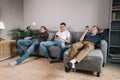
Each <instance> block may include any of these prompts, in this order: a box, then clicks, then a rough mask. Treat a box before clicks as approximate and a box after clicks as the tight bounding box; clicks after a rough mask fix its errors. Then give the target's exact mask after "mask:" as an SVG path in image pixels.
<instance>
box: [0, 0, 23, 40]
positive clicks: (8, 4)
mask: <svg viewBox="0 0 120 80" xmlns="http://www.w3.org/2000/svg"><path fill="white" fill-rule="evenodd" d="M0 21H3V22H4V23H5V27H6V29H5V30H3V31H2V36H3V38H5V39H9V38H10V36H8V33H9V30H11V29H14V28H16V27H23V22H24V21H23V0H0Z"/></svg>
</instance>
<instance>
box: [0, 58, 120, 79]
mask: <svg viewBox="0 0 120 80" xmlns="http://www.w3.org/2000/svg"><path fill="white" fill-rule="evenodd" d="M17 58H18V57H15V58H10V59H7V60H5V61H2V62H0V80H120V68H116V67H110V66H105V67H104V68H103V69H102V73H101V76H100V77H96V76H95V75H94V74H93V73H89V72H86V71H85V72H84V71H79V72H70V73H66V72H65V71H64V65H63V62H59V63H52V64H50V63H49V61H48V60H47V59H46V58H36V57H30V58H28V59H27V60H25V61H24V62H23V63H22V64H20V65H17V66H16V67H14V68H12V67H10V66H9V65H8V62H10V61H14V60H16V59H17Z"/></svg>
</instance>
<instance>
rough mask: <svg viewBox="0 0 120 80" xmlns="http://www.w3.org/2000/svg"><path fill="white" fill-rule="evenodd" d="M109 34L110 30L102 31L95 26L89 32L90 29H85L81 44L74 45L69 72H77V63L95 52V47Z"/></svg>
mask: <svg viewBox="0 0 120 80" xmlns="http://www.w3.org/2000/svg"><path fill="white" fill-rule="evenodd" d="M107 33H108V29H104V31H103V30H102V31H100V30H99V28H98V27H97V26H93V27H92V28H91V30H90V31H89V29H88V27H86V28H85V30H84V32H83V34H82V36H81V37H80V42H77V43H74V44H73V45H72V46H71V51H70V55H69V57H70V62H69V63H68V66H69V68H68V69H67V72H69V71H76V68H75V63H79V62H80V61H81V60H82V59H83V58H84V57H85V56H86V55H87V54H88V53H89V52H90V51H91V50H94V48H95V45H96V44H97V43H98V42H100V40H102V39H103V38H104V37H105V36H106V35H107Z"/></svg>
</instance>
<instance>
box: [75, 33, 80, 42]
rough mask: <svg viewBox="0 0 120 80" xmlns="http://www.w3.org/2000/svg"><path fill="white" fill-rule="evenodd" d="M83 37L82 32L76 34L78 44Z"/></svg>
mask: <svg viewBox="0 0 120 80" xmlns="http://www.w3.org/2000/svg"><path fill="white" fill-rule="evenodd" d="M81 35H82V32H76V36H75V37H76V39H75V41H76V42H78V41H79V40H80V37H81Z"/></svg>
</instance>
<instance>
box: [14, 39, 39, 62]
mask: <svg viewBox="0 0 120 80" xmlns="http://www.w3.org/2000/svg"><path fill="white" fill-rule="evenodd" d="M24 46H26V47H28V49H27V51H26V53H24V49H23V47H24ZM38 46H39V41H38V39H32V40H18V41H17V47H18V54H19V55H20V58H19V59H17V60H16V61H17V64H20V63H21V62H22V61H24V60H25V59H27V58H28V57H29V56H30V55H31V54H32V53H33V51H34V50H35V49H36V48H37V47H38Z"/></svg>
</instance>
